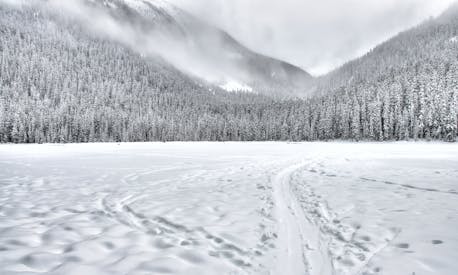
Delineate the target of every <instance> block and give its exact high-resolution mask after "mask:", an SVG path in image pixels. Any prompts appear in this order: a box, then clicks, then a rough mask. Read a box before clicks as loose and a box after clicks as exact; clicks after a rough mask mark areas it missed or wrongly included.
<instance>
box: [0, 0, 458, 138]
mask: <svg viewBox="0 0 458 275" xmlns="http://www.w3.org/2000/svg"><path fill="white" fill-rule="evenodd" d="M0 15H1V16H0V34H1V36H0V88H1V94H0V141H1V142H90V141H153V140H162V141H167V140H218V141H222V140H322V139H326V140H327V139H356V140H361V139H370V140H404V139H406V140H408V139H443V140H450V141H453V140H455V139H456V136H457V121H458V117H457V113H458V111H457V106H458V102H457V101H458V100H457V94H458V92H457V89H458V84H457V77H456V76H457V75H458V69H457V68H458V56H457V52H458V48H457V45H458V43H456V41H457V35H458V23H457V22H458V12H457V8H456V6H453V7H451V8H450V9H449V10H448V11H447V12H445V13H444V14H443V15H442V16H440V17H438V18H436V19H431V20H429V21H426V22H425V23H423V24H421V25H419V26H417V27H415V28H413V29H411V30H408V31H405V32H403V33H401V34H399V35H397V36H396V37H393V38H392V39H390V40H389V41H387V42H385V43H383V44H381V45H380V46H378V47H376V48H375V49H374V50H372V51H371V52H369V53H368V54H367V55H365V56H363V57H361V58H359V59H356V60H354V61H352V62H349V63H347V64H346V65H344V66H342V67H341V68H339V69H337V70H335V71H333V72H331V73H329V74H328V75H325V76H323V77H319V78H312V77H310V75H309V74H307V73H306V72H304V71H302V70H301V69H299V68H297V67H295V66H293V65H290V64H288V63H285V62H282V61H278V60H275V59H272V58H269V57H266V56H262V55H259V54H257V53H255V52H253V51H251V50H249V49H247V48H245V47H244V46H243V45H241V44H240V43H238V42H237V41H236V40H234V39H233V38H232V37H231V36H229V35H228V34H227V33H225V32H223V31H221V30H219V29H217V28H215V27H213V26H209V25H208V24H206V23H203V22H202V21H200V20H199V19H197V18H195V17H193V16H191V15H189V14H188V13H186V12H184V11H182V10H180V9H177V8H176V7H175V6H173V5H170V4H169V2H167V1H159V0H155V1H141V0H68V1H58V0H47V1H45V0H29V1H26V0H23V1H10V0H1V1H0ZM227 91H231V92H227ZM295 96H299V97H305V98H302V99H301V98H299V99H297V98H296V99H294V97H295Z"/></svg>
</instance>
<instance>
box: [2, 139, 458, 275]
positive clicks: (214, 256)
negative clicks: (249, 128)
mask: <svg viewBox="0 0 458 275" xmlns="http://www.w3.org/2000/svg"><path fill="white" fill-rule="evenodd" d="M457 178H458V145H457V144H445V143H406V142H401V143H274V142H267V143H135V144H130V143H126V144H67V145H48V144H45V145H0V274H38V273H46V274H164V273H170V274H292V275H294V274H311V275H315V274H320V275H321V274H339V275H340V274H343V275H345V274H352V275H353V274H355V275H356V274H390V275H397V274H445V275H447V274H450V275H452V274H456V271H457V270H458V262H456V259H457V258H458V238H457V234H456V228H458V212H457V211H456V209H457V207H458V200H457V196H458V192H457V191H458V182H457V181H456V179H457Z"/></svg>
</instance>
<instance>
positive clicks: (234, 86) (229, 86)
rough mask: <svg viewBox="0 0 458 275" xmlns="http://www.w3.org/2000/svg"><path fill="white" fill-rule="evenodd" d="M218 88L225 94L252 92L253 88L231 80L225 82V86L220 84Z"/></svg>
mask: <svg viewBox="0 0 458 275" xmlns="http://www.w3.org/2000/svg"><path fill="white" fill-rule="evenodd" d="M219 87H220V88H221V89H223V90H225V91H227V92H247V93H251V92H253V88H251V87H250V86H248V85H245V84H241V83H239V82H237V81H232V80H231V81H227V82H226V83H225V84H222V85H220V86H219Z"/></svg>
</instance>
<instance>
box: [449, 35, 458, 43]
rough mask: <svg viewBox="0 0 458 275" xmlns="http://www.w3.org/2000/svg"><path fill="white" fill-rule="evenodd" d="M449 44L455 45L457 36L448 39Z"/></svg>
mask: <svg viewBox="0 0 458 275" xmlns="http://www.w3.org/2000/svg"><path fill="white" fill-rule="evenodd" d="M450 42H451V43H457V42H458V36H454V37H452V38H450Z"/></svg>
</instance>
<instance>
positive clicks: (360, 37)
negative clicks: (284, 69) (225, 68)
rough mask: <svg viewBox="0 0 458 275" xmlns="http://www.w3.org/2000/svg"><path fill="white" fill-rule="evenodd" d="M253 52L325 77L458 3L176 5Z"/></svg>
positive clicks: (203, 0)
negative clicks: (345, 63)
mask: <svg viewBox="0 0 458 275" xmlns="http://www.w3.org/2000/svg"><path fill="white" fill-rule="evenodd" d="M171 1H173V2H175V4H176V5H178V6H180V7H182V8H185V9H187V10H188V11H190V12H192V13H194V14H196V15H198V16H199V17H200V18H202V19H204V20H206V21H208V22H210V23H213V24H216V25H217V26H219V27H221V28H223V29H224V30H226V31H228V32H229V33H230V34H231V35H233V36H234V37H235V38H236V39H238V40H239V41H241V42H242V43H243V44H245V45H246V46H248V47H249V48H251V49H253V50H255V51H258V52H260V53H263V54H267V55H270V56H273V57H276V58H280V59H283V60H285V61H288V62H291V63H293V64H295V65H298V66H300V67H302V68H304V69H306V70H307V71H308V72H310V73H312V74H314V75H319V74H324V73H326V72H328V71H330V70H332V69H334V68H336V67H337V66H340V65H342V64H343V63H344V62H346V61H348V60H351V59H353V58H355V57H358V56H360V55H362V54H364V53H365V52H367V51H369V50H370V49H371V48H373V47H374V46H376V45H377V44H379V43H381V42H383V41H385V40H386V39H388V38H390V37H391V36H393V35H395V34H396V33H398V32H400V31H402V30H405V29H407V28H409V27H412V26H414V25H416V24H418V23H420V22H422V21H423V20H425V19H427V18H428V17H430V16H436V15H438V14H440V13H441V12H442V11H443V10H444V9H445V8H447V7H448V6H449V5H450V4H451V3H452V2H453V1H454V0H171Z"/></svg>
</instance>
